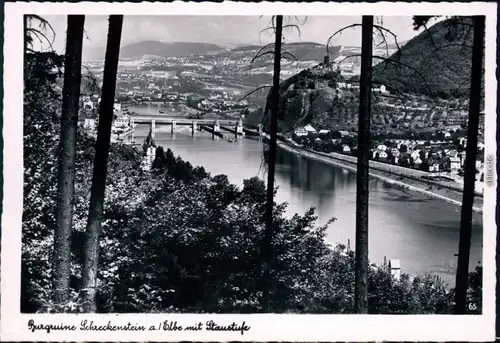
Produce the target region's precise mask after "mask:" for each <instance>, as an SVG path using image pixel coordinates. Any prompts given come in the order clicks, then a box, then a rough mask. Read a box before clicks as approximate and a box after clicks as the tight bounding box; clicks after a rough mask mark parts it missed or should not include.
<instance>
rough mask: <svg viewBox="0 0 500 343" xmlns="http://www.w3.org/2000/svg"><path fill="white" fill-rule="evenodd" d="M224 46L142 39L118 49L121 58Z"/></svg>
mask: <svg viewBox="0 0 500 343" xmlns="http://www.w3.org/2000/svg"><path fill="white" fill-rule="evenodd" d="M224 50H225V48H224V47H222V46H220V45H216V44H211V43H198V42H161V41H153V40H151V41H142V42H137V43H132V44H127V45H125V46H123V47H122V49H121V51H120V57H121V58H141V57H142V56H144V55H153V56H159V57H183V56H189V55H193V54H206V53H211V52H218V51H224Z"/></svg>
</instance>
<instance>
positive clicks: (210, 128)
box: [130, 115, 263, 140]
mask: <svg viewBox="0 0 500 343" xmlns="http://www.w3.org/2000/svg"><path fill="white" fill-rule="evenodd" d="M130 124H131V126H132V128H133V131H131V132H130V133H131V134H132V137H133V139H132V140H134V138H135V127H136V126H137V125H139V124H142V125H149V126H150V130H151V133H152V135H153V137H155V134H156V127H157V126H159V125H161V126H170V131H171V133H174V132H175V131H176V128H177V126H190V127H191V134H192V135H194V134H195V132H196V131H207V132H209V133H211V134H212V138H215V137H220V138H222V137H224V135H223V134H222V133H221V129H222V130H224V131H227V132H230V133H232V134H233V135H234V136H243V135H245V134H248V135H251V136H261V135H262V134H263V128H262V125H258V126H247V127H244V125H243V120H242V118H220V119H219V118H201V119H198V118H196V119H194V118H187V117H186V116H156V115H154V116H152V115H134V116H131V117H130Z"/></svg>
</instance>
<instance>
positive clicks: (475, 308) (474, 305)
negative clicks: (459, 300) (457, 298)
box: [468, 303, 477, 311]
mask: <svg viewBox="0 0 500 343" xmlns="http://www.w3.org/2000/svg"><path fill="white" fill-rule="evenodd" d="M468 307H469V310H471V311H474V310H477V305H476V304H474V303H469V306H468Z"/></svg>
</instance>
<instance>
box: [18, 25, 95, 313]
mask: <svg viewBox="0 0 500 343" xmlns="http://www.w3.org/2000/svg"><path fill="white" fill-rule="evenodd" d="M25 20H26V17H25ZM84 22H85V16H83V15H69V16H68V32H67V36H66V56H65V63H64V86H63V99H62V112H61V137H60V140H61V141H60V154H61V155H60V159H59V174H58V175H59V184H58V197H57V217H56V218H57V228H56V230H55V234H54V272H53V273H54V274H53V277H54V302H55V304H57V305H62V304H64V303H66V302H67V301H68V296H69V279H70V263H71V229H72V224H73V202H74V197H75V160H76V132H77V125H78V108H79V103H80V83H81V79H82V72H81V70H82V44H83V26H84ZM34 144H36V142H35V143H34Z"/></svg>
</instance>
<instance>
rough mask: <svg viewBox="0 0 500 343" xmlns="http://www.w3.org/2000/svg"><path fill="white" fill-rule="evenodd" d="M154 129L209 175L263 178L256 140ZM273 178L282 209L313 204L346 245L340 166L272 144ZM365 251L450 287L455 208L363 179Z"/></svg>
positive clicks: (477, 234)
mask: <svg viewBox="0 0 500 343" xmlns="http://www.w3.org/2000/svg"><path fill="white" fill-rule="evenodd" d="M147 130H148V129H147V128H146V127H139V128H138V129H137V130H136V141H137V142H142V141H143V139H144V137H145V136H146V134H147ZM164 130H165V131H164V132H162V128H161V127H160V129H159V132H157V133H156V143H157V144H158V145H162V146H164V147H165V148H170V149H172V150H173V152H174V154H175V155H180V156H181V157H182V158H183V159H184V160H186V161H189V162H191V163H192V164H193V165H195V166H203V167H204V168H205V169H206V170H207V171H208V172H210V173H211V174H212V175H217V174H226V175H228V177H229V180H230V181H231V182H232V183H234V184H237V185H238V186H240V187H241V186H242V184H243V183H242V181H243V179H248V178H251V177H253V176H259V177H261V178H263V177H264V173H263V169H262V168H261V166H262V149H263V147H262V143H261V142H259V141H258V140H254V139H241V140H240V141H239V142H238V143H237V144H233V143H229V142H227V141H224V140H222V139H221V140H218V141H213V140H212V139H211V135H210V134H208V133H200V132H197V133H196V136H195V137H194V138H193V137H191V132H190V129H188V128H185V131H184V132H176V133H175V134H174V135H173V136H172V135H171V134H170V133H167V132H169V128H167V127H165V128H164ZM276 182H277V186H278V187H279V190H278V194H277V200H278V202H285V201H286V202H288V203H289V206H288V211H287V212H288V214H289V215H293V214H295V213H297V212H298V213H304V212H305V211H307V210H308V209H309V208H310V207H311V206H314V207H316V209H317V211H316V213H317V216H318V224H324V223H325V222H326V221H328V220H329V219H330V218H332V217H335V218H337V220H336V221H335V222H334V223H333V224H331V226H330V227H329V228H328V236H327V240H328V242H329V243H332V244H335V243H337V242H339V243H343V244H346V243H347V241H348V239H350V241H351V245H352V246H354V237H355V209H356V174H355V173H354V172H352V171H348V170H347V169H343V168H341V167H334V166H330V165H326V164H324V163H322V162H319V161H314V160H310V159H306V158H303V157H299V156H296V155H294V154H292V153H289V152H286V151H283V150H281V149H278V155H277V166H276ZM369 199H370V207H369V223H370V227H369V230H370V231H369V232H370V235H369V255H370V259H372V260H374V261H377V262H381V261H383V259H384V256H387V258H388V259H399V260H400V261H401V268H402V271H403V272H406V273H410V274H412V275H417V274H418V275H422V274H424V273H427V272H433V273H435V274H438V275H440V276H441V277H442V278H443V280H444V281H446V282H448V283H450V284H452V283H453V282H454V281H453V280H454V277H455V269H454V266H455V265H456V257H455V256H454V254H455V253H457V252H458V238H459V227H460V208H459V207H458V206H455V205H451V204H448V203H445V202H443V201H440V200H436V199H432V198H429V197H428V196H425V195H422V194H419V193H414V192H410V191H408V190H405V189H402V188H399V187H396V186H393V185H390V184H387V183H385V182H382V181H380V180H377V179H371V180H370V198H369ZM482 237H483V225H482V216H481V215H480V214H475V215H474V220H473V233H472V246H471V259H470V261H471V268H474V267H475V266H476V265H477V263H478V261H481V260H482V248H481V245H482Z"/></svg>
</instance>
